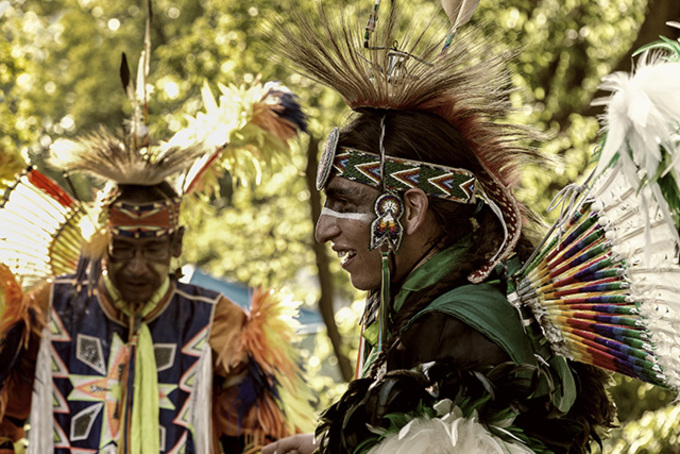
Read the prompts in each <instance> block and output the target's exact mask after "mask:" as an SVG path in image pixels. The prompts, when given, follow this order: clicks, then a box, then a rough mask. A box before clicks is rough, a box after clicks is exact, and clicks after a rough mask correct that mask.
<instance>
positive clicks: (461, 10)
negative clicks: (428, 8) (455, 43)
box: [441, 0, 479, 31]
mask: <svg viewBox="0 0 680 454" xmlns="http://www.w3.org/2000/svg"><path fill="white" fill-rule="evenodd" d="M441 1H442V7H443V8H444V11H445V12H446V15H447V16H449V19H450V20H451V28H452V30H454V31H455V30H456V29H457V28H458V27H460V26H461V25H463V24H465V23H466V22H468V21H469V20H470V19H471V18H472V16H473V15H474V14H475V11H476V10H477V7H478V6H479V0H441Z"/></svg>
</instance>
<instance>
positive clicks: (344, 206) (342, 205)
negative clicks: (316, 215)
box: [329, 199, 356, 213]
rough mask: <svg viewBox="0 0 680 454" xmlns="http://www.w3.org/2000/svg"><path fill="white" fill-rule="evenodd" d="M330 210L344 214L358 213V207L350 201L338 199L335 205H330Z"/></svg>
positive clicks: (334, 202)
mask: <svg viewBox="0 0 680 454" xmlns="http://www.w3.org/2000/svg"><path fill="white" fill-rule="evenodd" d="M329 208H331V209H333V210H335V211H338V212H340V213H344V212H346V211H356V205H355V204H354V203H352V202H350V201H349V200H345V199H336V200H334V201H333V203H331V204H329Z"/></svg>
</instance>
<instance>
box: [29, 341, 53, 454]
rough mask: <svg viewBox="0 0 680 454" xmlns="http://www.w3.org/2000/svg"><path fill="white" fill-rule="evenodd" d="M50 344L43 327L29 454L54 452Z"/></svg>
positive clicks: (36, 374) (34, 385) (32, 405)
mask: <svg viewBox="0 0 680 454" xmlns="http://www.w3.org/2000/svg"><path fill="white" fill-rule="evenodd" d="M51 346H52V342H51V340H50V331H49V329H44V330H43V336H42V339H41V340H40V350H38V362H37V363H36V369H35V381H34V383H33V399H32V402H31V417H30V421H31V430H30V431H29V434H28V453H29V454H44V453H47V452H54V437H53V433H54V427H53V422H52V421H53V416H52V410H53V408H52V407H53V397H52V373H51V371H52V358H51V355H50V352H51Z"/></svg>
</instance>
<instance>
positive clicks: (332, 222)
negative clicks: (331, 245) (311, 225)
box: [314, 214, 340, 243]
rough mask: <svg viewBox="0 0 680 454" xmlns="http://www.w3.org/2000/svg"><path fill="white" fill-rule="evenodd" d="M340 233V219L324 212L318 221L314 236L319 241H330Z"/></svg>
mask: <svg viewBox="0 0 680 454" xmlns="http://www.w3.org/2000/svg"><path fill="white" fill-rule="evenodd" d="M339 234H340V227H338V220H337V219H336V218H335V217H333V216H328V215H326V214H322V215H321V216H319V220H318V221H316V230H315V231H314V238H316V241H318V242H319V243H325V242H326V241H330V240H331V239H333V238H334V237H336V236H337V235H339Z"/></svg>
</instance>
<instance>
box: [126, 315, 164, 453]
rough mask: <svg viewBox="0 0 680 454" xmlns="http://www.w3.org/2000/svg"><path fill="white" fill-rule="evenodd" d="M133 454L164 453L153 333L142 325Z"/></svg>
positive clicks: (133, 426)
mask: <svg viewBox="0 0 680 454" xmlns="http://www.w3.org/2000/svg"><path fill="white" fill-rule="evenodd" d="M134 388H135V389H134V399H133V401H132V402H133V405H132V426H131V430H130V434H131V435H130V453H131V454H143V453H152V452H160V428H159V422H158V417H159V402H158V400H159V399H158V371H157V370H156V355H155V354H154V348H153V339H151V331H149V327H148V326H147V324H146V323H144V322H142V324H141V326H140V328H139V335H138V341H137V351H136V355H135V384H134Z"/></svg>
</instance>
